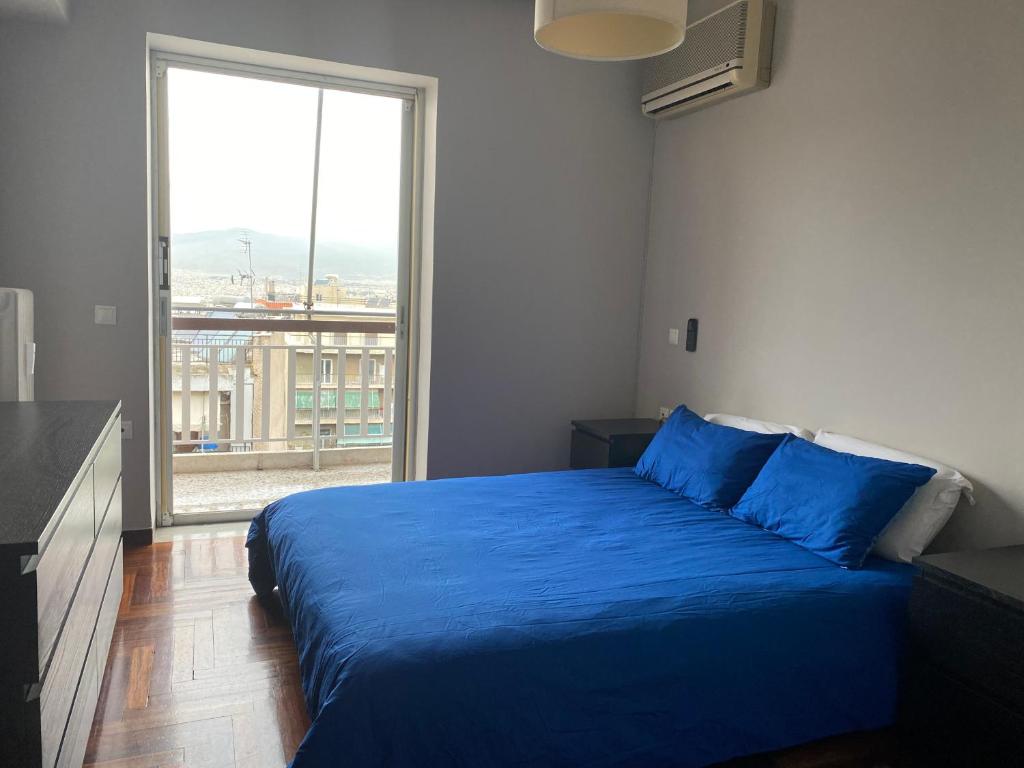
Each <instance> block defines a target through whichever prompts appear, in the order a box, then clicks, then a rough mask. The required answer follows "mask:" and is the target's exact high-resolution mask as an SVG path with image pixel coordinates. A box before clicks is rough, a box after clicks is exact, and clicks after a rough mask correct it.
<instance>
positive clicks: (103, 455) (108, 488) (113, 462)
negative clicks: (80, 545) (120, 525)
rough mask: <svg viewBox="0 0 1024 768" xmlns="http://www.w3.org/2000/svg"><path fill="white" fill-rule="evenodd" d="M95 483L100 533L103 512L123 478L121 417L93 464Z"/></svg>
mask: <svg viewBox="0 0 1024 768" xmlns="http://www.w3.org/2000/svg"><path fill="white" fill-rule="evenodd" d="M93 473H94V474H93V478H94V480H93V482H94V484H95V498H96V531H97V532H99V527H100V522H101V521H102V519H103V510H105V509H106V508H107V502H108V501H109V500H110V496H111V494H112V493H113V492H114V487H115V486H116V485H117V481H118V480H119V479H120V477H121V417H120V416H118V417H117V418H116V419H115V420H114V425H113V426H112V427H111V428H110V431H109V432H108V433H107V435H106V437H104V438H103V444H102V445H101V446H100V449H99V452H98V453H97V454H96V462H95V463H94V464H93Z"/></svg>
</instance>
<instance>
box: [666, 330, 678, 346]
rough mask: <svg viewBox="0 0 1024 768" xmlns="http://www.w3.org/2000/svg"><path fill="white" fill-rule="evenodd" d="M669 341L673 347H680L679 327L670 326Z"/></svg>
mask: <svg viewBox="0 0 1024 768" xmlns="http://www.w3.org/2000/svg"><path fill="white" fill-rule="evenodd" d="M668 343H669V344H671V345H672V346H673V347H678V346H679V329H678V328H669V329H668Z"/></svg>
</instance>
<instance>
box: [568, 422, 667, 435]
mask: <svg viewBox="0 0 1024 768" xmlns="http://www.w3.org/2000/svg"><path fill="white" fill-rule="evenodd" d="M572 425H573V426H574V427H575V428H576V429H578V430H580V431H581V432H586V433H588V434H591V435H593V436H594V437H599V438H601V439H602V440H610V439H611V438H612V437H637V436H639V435H653V434H654V433H655V432H657V431H658V428H659V427H660V426H661V422H660V421H658V420H657V419H576V420H574V421H573V422H572Z"/></svg>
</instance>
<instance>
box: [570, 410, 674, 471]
mask: <svg viewBox="0 0 1024 768" xmlns="http://www.w3.org/2000/svg"><path fill="white" fill-rule="evenodd" d="M660 426H661V422H660V421H658V420H657V419H591V420H586V421H582V420H581V421H574V422H572V449H571V451H570V454H569V466H570V467H571V468H572V469H604V468H610V467H632V466H635V465H636V462H637V460H638V459H639V458H640V454H642V453H643V452H644V450H646V448H647V444H648V443H650V442H651V438H652V437H654V433H655V432H657V431H658V428H659V427H660Z"/></svg>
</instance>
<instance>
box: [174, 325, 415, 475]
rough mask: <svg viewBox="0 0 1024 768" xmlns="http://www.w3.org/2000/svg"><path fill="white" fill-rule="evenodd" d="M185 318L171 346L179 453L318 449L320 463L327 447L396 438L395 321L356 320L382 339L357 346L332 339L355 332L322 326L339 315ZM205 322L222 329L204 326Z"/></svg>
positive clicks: (384, 442)
mask: <svg viewBox="0 0 1024 768" xmlns="http://www.w3.org/2000/svg"><path fill="white" fill-rule="evenodd" d="M181 320H182V319H181V318H175V323H174V329H175V330H174V339H173V342H172V354H171V360H172V387H171V389H172V396H173V397H172V402H173V406H172V410H173V414H172V422H173V425H174V430H175V438H176V439H175V441H174V447H175V452H176V453H193V452H203V453H206V452H218V453H221V452H240V451H270V450H274V451H278V450H305V451H309V450H312V451H313V452H314V465H315V466H319V464H318V462H319V458H318V457H319V451H320V450H323V449H329V448H341V447H349V446H368V445H390V444H391V441H392V436H393V433H394V397H395V393H394V387H395V348H394V335H393V330H394V325H393V323H379V322H378V323H376V324H375V325H372V326H369V324H367V323H349V324H348V325H354V326H359V328H358V331H359V332H360V334H361V335H360V337H359V338H360V339H367V340H372V341H373V342H374V343H373V344H366V343H364V344H361V345H358V346H352V345H344V344H337V343H332V344H325V343H324V339H330V340H331V341H332V342H336V341H341V340H345V339H346V338H352V336H348V337H346V335H345V334H343V333H336V332H322V331H321V330H320V327H321V326H325V327H327V326H334V327H337V324H336V323H333V322H330V321H320V322H318V321H306V322H303V321H279V325H278V326H274V325H271V324H270V323H269V322H268V321H267V320H255V321H248V322H246V321H243V320H241V319H234V318H232V319H230V320H229V321H226V322H228V323H230V326H226V325H224V323H225V321H221V322H219V323H218V322H216V321H215V320H212V319H210V318H187V319H186V321H185V322H180V321H181ZM204 320H205V321H206V322H207V323H210V324H212V325H215V327H214V328H212V329H209V330H203V331H199V330H198V329H199V328H200V326H201V324H202V321H204ZM182 326H184V327H182ZM221 326H224V327H221ZM363 326H368V327H367V328H364V327H363ZM279 327H280V328H287V330H285V331H282V332H278V330H277V329H278V328H279ZM369 327H372V328H374V329H375V332H374V333H372V334H371V333H369V332H368V328H369ZM293 328H295V329H296V330H292V329H293ZM304 328H311V329H314V330H312V331H311V332H304V331H303V329H304ZM376 329H383V330H386V331H389V332H390V333H382V332H380V331H377V330H376ZM296 339H303V340H305V341H306V343H293V342H294V341H295V340H296ZM342 381H343V382H344V385H343V386H339V384H340V382H342Z"/></svg>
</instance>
